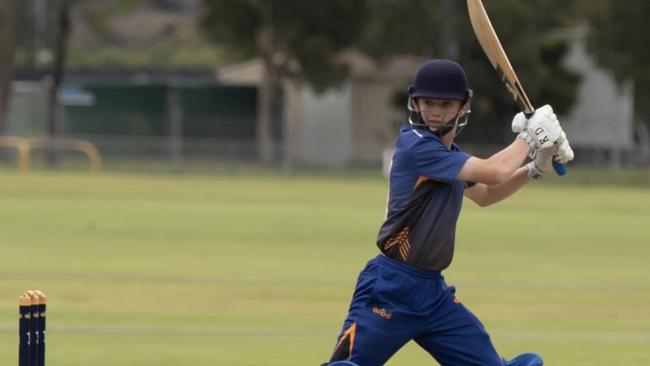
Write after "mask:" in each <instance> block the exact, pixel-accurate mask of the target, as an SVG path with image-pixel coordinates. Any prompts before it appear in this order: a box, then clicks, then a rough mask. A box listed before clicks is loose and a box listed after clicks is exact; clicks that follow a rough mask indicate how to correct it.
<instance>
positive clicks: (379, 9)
mask: <svg viewBox="0 0 650 366" xmlns="http://www.w3.org/2000/svg"><path fill="white" fill-rule="evenodd" d="M484 4H485V6H486V8H487V12H488V14H489V16H490V18H491V20H492V24H493V25H494V27H495V29H496V31H497V34H498V35H499V38H500V39H501V42H502V44H503V46H504V48H505V49H506V52H507V53H508V56H509V58H510V61H511V62H512V63H513V65H514V66H515V69H516V70H517V73H518V76H519V78H520V79H521V82H522V84H523V85H524V87H525V89H526V91H527V93H528V95H529V97H530V98H531V100H532V101H533V103H537V104H538V106H539V104H542V103H549V104H552V105H553V106H554V107H555V108H556V110H557V111H558V112H559V113H562V112H564V111H567V110H568V109H569V107H570V106H571V105H572V104H573V103H574V101H575V99H576V90H577V86H578V83H579V81H580V79H579V77H578V75H577V74H575V73H572V72H570V71H568V70H566V69H564V68H563V66H562V64H561V60H562V57H563V56H564V54H565V53H566V51H567V44H566V43H565V42H564V41H562V40H558V39H553V38H551V37H546V36H545V33H547V32H549V31H552V30H555V29H557V28H559V27H562V26H565V25H567V24H571V22H575V21H576V20H575V18H574V15H575V14H576V12H577V10H578V8H577V7H576V6H575V5H574V4H567V2H566V1H563V0H529V1H521V0H491V1H489V2H488V1H486V2H484ZM368 8H369V15H368V17H367V24H366V26H365V28H364V34H363V36H362V38H361V39H362V42H361V45H360V46H361V48H362V49H363V50H364V51H366V52H368V53H370V54H372V55H374V56H375V57H376V58H378V59H382V58H384V57H386V56H389V55H392V54H395V53H409V54H416V55H421V56H423V57H427V58H434V57H448V58H453V59H456V60H458V61H459V62H460V63H461V64H462V65H463V67H464V68H465V70H466V71H467V73H468V74H469V78H470V84H471V87H472V89H474V91H475V98H474V101H473V103H472V105H473V116H472V118H471V119H472V127H471V128H470V129H468V130H467V131H465V132H463V135H461V138H462V139H465V140H470V141H476V142H478V141H484V140H489V141H503V140H505V139H506V137H509V136H510V131H509V124H508V123H506V122H505V121H507V120H508V119H509V118H511V116H512V115H513V113H515V112H516V106H515V105H514V103H513V102H512V99H511V97H510V95H509V94H508V92H507V91H506V90H505V88H504V87H503V85H502V83H501V81H500V80H499V79H498V77H497V75H496V73H495V72H494V70H493V69H492V66H491V65H490V64H489V62H488V61H487V58H486V57H485V55H484V53H483V50H482V49H481V48H480V45H479V43H478V41H477V40H476V37H475V36H474V33H473V30H472V27H471V24H470V22H469V17H468V15H467V9H466V5H465V1H449V0H438V1H419V0H369V1H368ZM557 9H562V11H557ZM405 103H406V101H405V100H404V96H403V97H402V98H400V100H399V101H398V107H400V108H403V106H404V105H405ZM476 121H478V123H477V122H476Z"/></svg>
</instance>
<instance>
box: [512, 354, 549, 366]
mask: <svg viewBox="0 0 650 366" xmlns="http://www.w3.org/2000/svg"><path fill="white" fill-rule="evenodd" d="M542 365H544V360H542V357H541V356H540V355H538V354H535V353H524V354H521V355H519V356H517V357H515V358H513V359H512V360H510V361H506V362H505V366H542Z"/></svg>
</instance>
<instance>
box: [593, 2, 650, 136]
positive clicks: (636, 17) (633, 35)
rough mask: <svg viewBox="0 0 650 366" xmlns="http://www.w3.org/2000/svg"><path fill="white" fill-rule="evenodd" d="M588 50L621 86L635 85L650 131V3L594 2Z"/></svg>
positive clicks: (638, 105)
mask: <svg viewBox="0 0 650 366" xmlns="http://www.w3.org/2000/svg"><path fill="white" fill-rule="evenodd" d="M589 9H590V13H589V14H588V15H589V16H590V18H589V20H590V24H589V25H590V32H589V36H588V49H589V51H590V52H591V53H592V54H593V55H594V56H595V58H596V61H597V62H598V64H599V65H601V66H602V67H604V68H606V69H608V70H610V71H611V72H612V73H613V74H614V76H615V78H616V79H617V80H618V82H619V83H621V84H622V83H624V82H627V81H633V82H634V100H635V101H636V103H634V112H635V115H636V117H637V118H638V119H639V120H640V121H643V122H644V124H645V125H646V126H647V127H649V128H650V105H649V104H648V103H644V101H646V100H649V99H650V67H648V65H650V49H648V45H649V44H650V31H648V27H647V23H646V22H647V19H648V18H649V17H650V2H648V1H644V0H629V1H626V2H625V3H624V4H623V3H620V2H615V1H611V0H597V1H593V2H590V7H589Z"/></svg>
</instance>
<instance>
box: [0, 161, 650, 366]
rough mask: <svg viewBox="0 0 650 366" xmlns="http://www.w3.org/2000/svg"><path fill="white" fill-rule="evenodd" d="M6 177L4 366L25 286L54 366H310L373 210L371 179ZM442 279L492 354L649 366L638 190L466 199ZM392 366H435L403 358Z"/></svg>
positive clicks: (646, 266)
mask: <svg viewBox="0 0 650 366" xmlns="http://www.w3.org/2000/svg"><path fill="white" fill-rule="evenodd" d="M1 174H2V178H1V179H0V206H1V209H0V248H1V251H0V365H16V364H17V340H18V335H17V323H18V321H17V320H18V317H17V315H18V309H17V303H18V296H19V295H20V294H21V293H22V292H23V291H24V290H27V289H32V288H40V289H42V290H43V291H45V292H46V293H47V295H48V297H49V303H48V336H49V338H48V344H47V364H48V365H50V366H88V365H93V366H102V365H147V366H164V365H192V366H198V365H210V366H211V365H223V366H266V365H269V366H281V365H282V366H287V365H296V366H303V365H319V364H320V362H323V361H325V360H326V359H327V358H328V356H329V353H330V351H331V349H332V347H333V346H334V341H335V337H336V336H337V333H338V331H339V329H340V326H341V323H342V321H343V318H344V316H345V313H346V310H347V306H348V302H349V300H350V295H351V293H352V289H353V286H354V281H355V279H356V275H357V273H358V271H359V270H360V269H361V267H362V266H363V265H364V264H365V262H366V261H367V260H368V259H369V258H370V257H372V256H374V255H375V254H376V252H377V250H376V248H375V247H374V238H375V234H376V231H377V229H378V226H379V224H380V223H381V220H382V218H383V215H384V204H385V200H386V183H385V181H384V180H383V179H382V178H372V177H356V178H336V177H329V178H309V177H299V178H286V177H277V176H268V175H265V176H257V177H253V176H234V177H220V176H216V177H215V176H191V177H189V176H177V177H175V176H165V175H155V176H147V175H139V176H134V175H114V174H104V175H97V176H92V175H90V174H81V173H79V174H72V173H70V174H63V173H61V174H55V173H42V172H41V173H32V174H26V175H22V174H18V173H15V172H13V171H2V172H1ZM446 278H447V280H448V282H449V283H452V284H454V285H456V286H457V287H458V295H459V297H460V299H461V300H462V301H463V302H464V303H465V305H467V306H468V307H469V308H470V309H472V310H473V311H474V312H475V313H476V314H477V315H478V316H479V317H480V318H481V319H482V320H483V322H484V323H485V325H486V326H487V328H488V330H489V331H490V332H491V333H492V335H493V340H494V342H495V344H496V346H497V348H498V349H499V351H501V352H502V353H503V354H504V355H505V356H508V357H510V356H513V355H515V354H517V353H519V352H524V351H535V352H539V353H541V354H542V355H543V356H544V357H545V359H546V363H547V365H554V366H557V365H568V366H581V365H582V366H599V365H602V366H611V365H625V366H634V365H638V366H647V365H648V364H650V189H647V188H646V189H643V188H621V187H616V186H609V187H595V186H589V187H581V186H579V185H570V186H564V185H562V184H555V183H554V184H535V185H531V186H529V187H526V188H525V189H524V190H523V191H522V192H520V193H518V194H517V195H516V196H515V197H513V198H512V199H511V200H510V201H508V202H506V203H503V204H501V205H497V206H495V207H491V208H478V207H477V206H475V205H474V204H472V203H471V202H465V206H464V209H463V214H462V215H461V221H460V223H459V227H458V239H457V251H456V256H455V261H454V263H453V264H452V267H451V268H450V270H449V271H448V272H447V273H446ZM388 364H389V365H395V366H398V365H401V366H417V365H430V364H434V363H433V362H432V361H431V360H430V358H429V357H428V355H427V354H425V353H424V352H423V351H421V350H420V349H419V348H418V347H417V346H414V345H408V346H407V347H406V348H405V349H404V350H402V351H401V352H400V353H398V355H397V356H396V357H394V358H393V359H392V360H391V361H390V362H389V363H388Z"/></svg>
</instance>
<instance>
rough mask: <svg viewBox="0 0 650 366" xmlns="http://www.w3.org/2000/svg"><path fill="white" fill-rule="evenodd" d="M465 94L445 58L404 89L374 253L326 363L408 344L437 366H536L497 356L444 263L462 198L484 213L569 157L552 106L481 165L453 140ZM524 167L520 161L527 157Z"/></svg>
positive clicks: (363, 360) (464, 115) (361, 364)
mask: <svg viewBox="0 0 650 366" xmlns="http://www.w3.org/2000/svg"><path fill="white" fill-rule="evenodd" d="M471 101H472V90H471V89H470V88H469V83H468V80H467V76H466V74H465V72H464V70H463V69H462V67H461V66H460V65H459V64H458V63H456V62H454V61H451V60H445V59H435V60H431V61H428V62H426V63H425V64H423V65H422V66H421V67H420V69H419V70H418V71H417V73H416V74H415V78H414V80H413V84H412V85H411V87H410V88H409V100H408V110H409V114H410V117H409V121H408V122H409V123H408V124H406V125H404V126H402V127H401V129H400V134H399V137H398V139H397V142H396V145H395V153H394V155H393V160H392V166H391V170H390V187H389V194H388V207H387V215H386V220H385V221H384V223H383V224H382V226H381V228H380V230H379V234H378V237H377V246H378V247H379V251H380V252H381V253H380V254H379V255H378V256H377V257H375V258H373V259H371V260H370V261H369V262H368V264H367V265H366V267H365V268H364V269H363V271H362V272H361V273H360V275H359V278H358V280H357V284H356V288H355V291H354V295H353V297H352V302H351V304H350V308H349V313H348V315H347V318H346V319H345V322H344V323H343V329H342V331H341V333H340V335H339V337H338V339H337V342H336V345H335V347H334V351H333V353H332V356H331V358H330V361H329V362H328V363H325V364H324V365H328V366H344V365H348V366H353V365H358V366H379V365H383V364H385V363H386V362H387V361H388V359H390V357H391V356H393V355H394V354H395V353H396V352H397V351H398V350H399V349H400V348H401V347H402V346H404V345H405V344H406V343H407V342H409V341H411V340H414V341H415V342H416V343H417V344H418V345H420V347H422V348H424V350H426V351H427V352H428V353H429V354H430V355H431V356H432V357H433V358H434V359H435V360H436V361H437V362H438V363H439V364H440V365H442V366H474V365H475V366H506V365H507V366H541V365H542V364H543V362H542V359H541V357H540V356H538V355H536V354H534V353H525V354H522V355H520V356H518V357H515V358H514V359H512V360H506V359H504V358H502V357H501V356H500V355H499V354H498V353H497V351H496V350H495V348H494V346H493V344H492V341H491V340H490V336H489V335H488V333H487V331H486V330H485V327H484V326H483V324H482V323H481V322H480V321H479V319H478V318H477V317H476V316H475V315H474V314H472V313H471V312H470V311H469V310H468V309H467V308H466V307H465V306H464V305H463V304H462V303H461V302H460V301H459V300H458V298H457V297H456V296H455V295H454V293H455V291H456V289H455V288H454V287H453V286H450V285H448V284H447V283H446V282H445V279H444V277H443V275H442V272H443V271H444V270H445V269H446V268H447V267H449V265H450V264H451V261H452V258H453V254H454V245H455V233H456V222H457V220H458V216H459V214H460V210H461V205H462V202H463V196H465V197H467V198H469V199H471V200H472V201H474V202H476V203H477V204H478V205H479V206H481V207H485V206H489V205H492V204H494V203H497V202H499V201H501V200H503V199H505V198H507V197H509V196H511V195H512V194H513V193H515V192H516V191H517V190H519V189H520V188H521V187H523V186H524V185H525V184H526V183H528V182H530V181H531V180H534V179H538V178H540V177H542V176H544V175H545V174H550V173H551V172H552V171H553V168H552V163H553V160H556V161H557V162H559V163H562V164H565V163H567V162H569V161H570V160H572V159H573V151H572V150H571V147H570V145H569V142H568V140H567V138H566V135H565V134H564V132H563V131H562V128H561V126H560V123H559V122H558V119H557V117H556V115H555V114H554V113H553V109H552V108H551V106H549V105H546V106H544V107H541V108H539V109H537V110H536V111H535V113H534V114H533V115H532V116H531V117H530V118H528V119H527V118H526V117H525V116H524V115H523V113H519V114H517V115H515V117H514V119H513V121H512V129H513V132H515V133H517V137H516V138H515V139H514V141H513V142H512V143H511V144H510V145H509V146H507V147H506V148H504V149H503V150H501V151H499V152H497V153H496V154H494V155H492V156H490V157H489V158H487V159H481V158H477V157H474V156H471V155H469V154H467V153H465V152H464V151H463V150H462V149H461V148H460V147H459V146H458V145H457V144H455V143H454V139H455V138H456V136H458V134H459V133H460V132H461V130H462V129H463V128H464V127H465V126H466V125H467V123H468V117H469V114H470V105H471ZM529 155H530V156H531V157H533V158H532V161H531V162H529V163H527V164H525V165H523V166H522V164H523V163H524V160H525V159H526V157H527V156H529Z"/></svg>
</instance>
